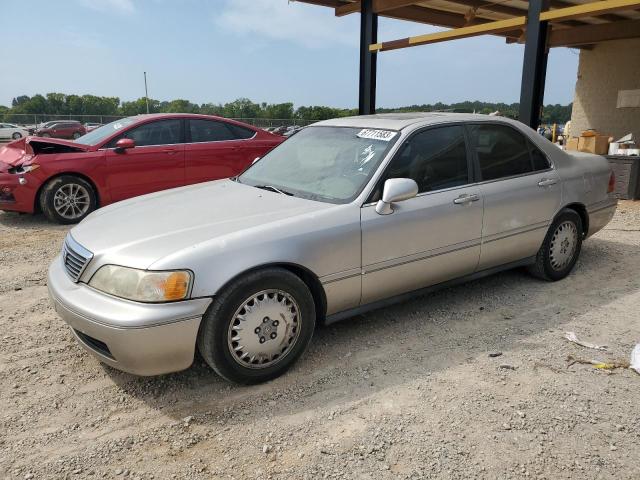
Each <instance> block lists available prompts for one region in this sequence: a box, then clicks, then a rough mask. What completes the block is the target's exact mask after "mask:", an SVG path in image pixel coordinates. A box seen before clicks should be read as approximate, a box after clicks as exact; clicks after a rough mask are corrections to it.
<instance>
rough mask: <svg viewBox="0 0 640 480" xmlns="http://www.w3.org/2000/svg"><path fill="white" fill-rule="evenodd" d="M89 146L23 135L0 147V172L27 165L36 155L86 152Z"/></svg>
mask: <svg viewBox="0 0 640 480" xmlns="http://www.w3.org/2000/svg"><path fill="white" fill-rule="evenodd" d="M90 149H91V147H90V146H88V145H81V144H79V143H74V142H69V141H67V140H61V139H58V138H41V137H25V138H21V139H19V140H16V141H14V142H11V143H7V144H6V145H5V146H3V147H0V172H4V171H7V170H8V169H9V168H10V167H17V166H18V165H28V164H29V163H31V161H32V160H33V159H34V157H35V156H36V155H46V154H53V153H74V152H86V151H88V150H90Z"/></svg>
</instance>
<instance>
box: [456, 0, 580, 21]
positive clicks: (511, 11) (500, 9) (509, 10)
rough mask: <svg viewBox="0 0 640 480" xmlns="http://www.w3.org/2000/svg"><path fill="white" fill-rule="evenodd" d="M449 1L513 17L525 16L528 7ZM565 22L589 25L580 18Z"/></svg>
mask: <svg viewBox="0 0 640 480" xmlns="http://www.w3.org/2000/svg"><path fill="white" fill-rule="evenodd" d="M447 1H448V2H449V3H455V4H456V5H464V6H465V7H469V8H476V9H478V10H481V11H482V10H484V11H486V12H495V13H500V14H503V15H511V16H512V17H519V16H524V15H526V14H527V10H526V9H522V8H517V7H510V6H508V5H502V4H500V3H495V4H494V3H487V2H486V1H483V0H447ZM563 24H566V25H571V26H578V25H589V24H588V23H585V22H581V21H579V20H569V21H567V22H563Z"/></svg>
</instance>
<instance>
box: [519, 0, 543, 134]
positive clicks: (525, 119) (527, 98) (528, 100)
mask: <svg viewBox="0 0 640 480" xmlns="http://www.w3.org/2000/svg"><path fill="white" fill-rule="evenodd" d="M548 8H549V0H530V1H529V11H528V13H527V31H526V41H525V45H524V59H523V65H522V84H521V87H520V112H519V120H520V121H521V122H522V123H525V124H527V125H529V126H530V127H531V128H534V129H535V128H538V125H539V124H540V117H541V116H542V105H543V101H544V84H545V78H546V76H547V58H548V56H549V54H548V48H547V34H548V25H547V22H541V21H540V13H541V12H543V11H545V10H547V9H548Z"/></svg>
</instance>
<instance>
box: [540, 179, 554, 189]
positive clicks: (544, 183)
mask: <svg viewBox="0 0 640 480" xmlns="http://www.w3.org/2000/svg"><path fill="white" fill-rule="evenodd" d="M556 183H558V180H556V179H555V178H543V179H542V180H540V181H539V182H538V186H539V187H548V186H550V185H555V184H556Z"/></svg>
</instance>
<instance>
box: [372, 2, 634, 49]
mask: <svg viewBox="0 0 640 480" xmlns="http://www.w3.org/2000/svg"><path fill="white" fill-rule="evenodd" d="M639 6H640V0H603V1H596V2H592V3H586V4H583V5H575V6H572V7H566V8H559V9H556V10H550V11H546V12H542V13H541V14H540V21H542V22H544V21H564V20H571V19H575V18H581V17H589V16H598V15H600V14H603V13H609V12H614V11H620V10H629V9H633V8H637V7H639ZM435 12H437V13H439V14H443V13H444V12H439V11H437V10H436V11H435ZM387 14H389V12H387ZM430 23H434V24H435V25H438V23H435V22H430ZM441 25H442V24H441ZM525 25H526V17H525V16H521V17H514V18H510V19H508V20H498V21H495V22H488V23H481V24H479V25H472V26H466V27H461V28H454V29H452V30H447V31H444V32H436V33H429V34H426V35H418V36H416V37H409V38H406V39H401V40H398V41H394V42H382V43H375V44H372V45H370V46H369V49H370V50H371V51H378V52H379V51H384V50H396V49H398V48H406V47H414V46H417V45H426V44H429V43H438V42H444V41H447V40H455V39H458V38H468V37H475V36H478V35H485V34H496V33H503V32H509V31H514V30H518V29H522V28H523V27H524V26H525ZM385 43H386V45H385Z"/></svg>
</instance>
